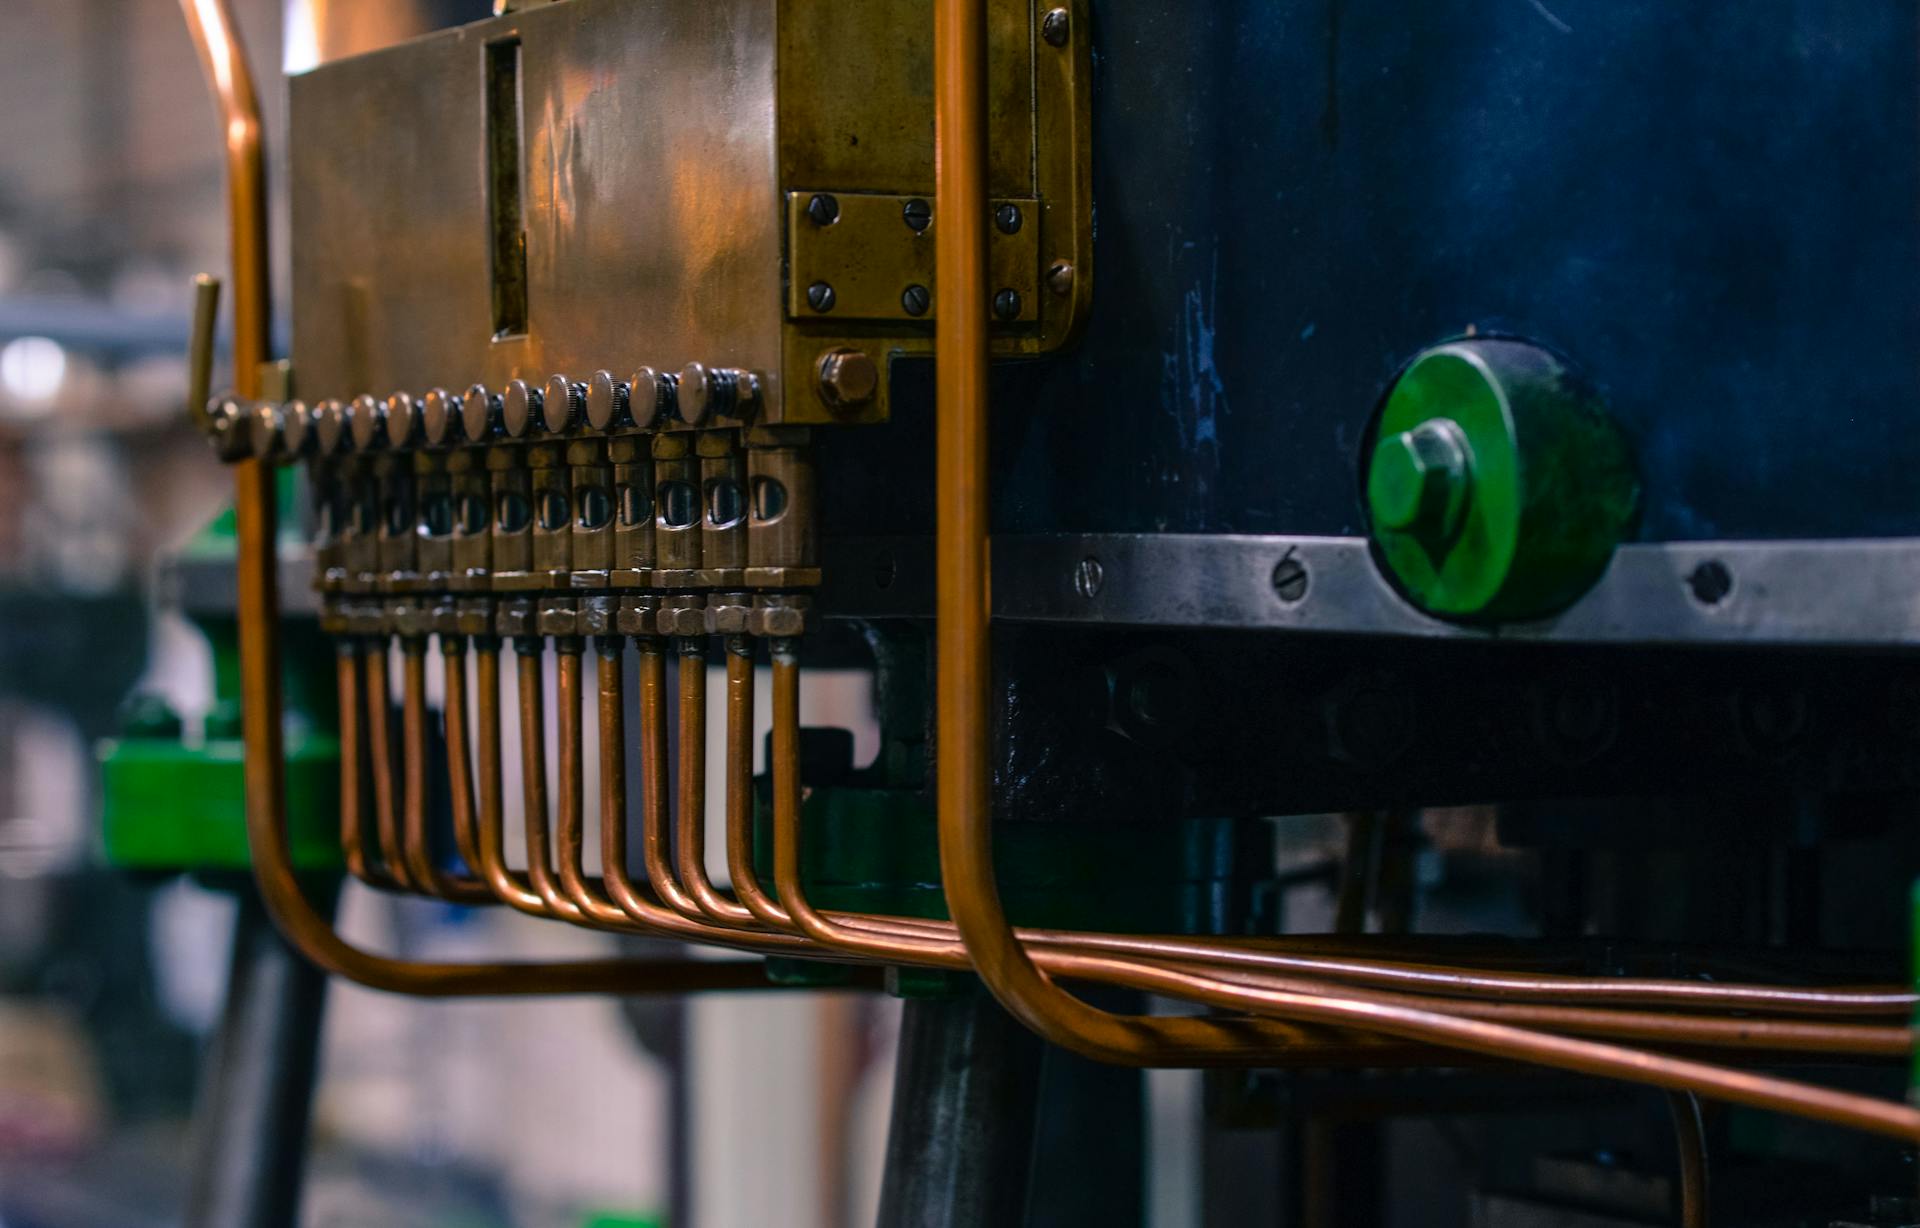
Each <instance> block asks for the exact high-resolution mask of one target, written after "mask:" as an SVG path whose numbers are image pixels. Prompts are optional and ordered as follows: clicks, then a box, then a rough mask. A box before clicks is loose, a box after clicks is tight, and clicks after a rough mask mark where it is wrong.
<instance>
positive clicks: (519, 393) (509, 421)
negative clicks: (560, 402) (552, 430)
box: [500, 379, 542, 439]
mask: <svg viewBox="0 0 1920 1228" xmlns="http://www.w3.org/2000/svg"><path fill="white" fill-rule="evenodd" d="M541 400H542V397H541V395H540V390H539V389H537V388H530V387H528V386H527V381H525V380H523V379H515V380H508V381H507V386H506V387H505V388H504V389H502V390H501V392H500V422H501V425H503V426H504V427H506V429H507V434H508V435H509V436H510V437H512V438H514V439H523V438H525V437H526V435H527V434H528V433H529V432H530V431H532V430H533V425H534V422H535V420H536V419H537V418H538V417H539V415H540V412H541Z"/></svg>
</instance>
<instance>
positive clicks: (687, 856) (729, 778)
mask: <svg viewBox="0 0 1920 1228" xmlns="http://www.w3.org/2000/svg"><path fill="white" fill-rule="evenodd" d="M726 658H727V752H726V763H725V765H724V770H725V775H726V808H727V809H726V823H727V830H728V831H729V832H731V831H732V830H734V828H735V827H736V826H739V825H742V824H744V823H746V822H747V821H748V820H747V817H746V816H747V815H749V814H751V812H752V806H753V647H752V641H750V640H749V639H747V637H746V636H744V635H732V636H728V637H727V642H726ZM680 660H681V665H680V668H681V670H682V671H685V670H686V669H687V663H688V658H687V657H685V656H684V655H683V656H682V657H681V659H680ZM701 660H702V670H701V672H702V673H703V674H704V672H705V669H704V658H702V659H701ZM680 687H681V696H682V698H681V701H680V702H681V705H682V712H683V713H684V712H686V711H687V710H688V709H687V707H686V704H687V699H686V695H687V692H688V684H687V680H686V678H685V677H684V675H683V677H682V678H681V683H680ZM699 691H700V695H699V712H698V714H697V715H696V716H688V717H683V718H682V721H681V725H682V732H681V735H680V736H681V742H680V774H681V780H682V782H683V785H684V782H685V780H686V778H687V776H688V775H689V774H691V773H695V772H698V773H701V774H703V775H704V773H705V771H706V761H705V755H704V753H703V754H702V755H701V756H700V757H699V758H698V760H697V761H696V760H693V759H690V758H689V756H688V753H687V744H688V742H690V741H692V742H700V743H702V744H704V742H705V740H706V739H705V735H706V711H705V709H706V685H705V681H704V679H703V680H702V682H701V685H700V687H699ZM706 819H707V812H706V807H705V806H704V805H702V806H690V805H682V806H681V807H680V813H679V816H678V817H677V818H676V819H675V821H674V864H675V866H676V867H677V868H678V870H679V877H680V883H681V886H682V887H683V888H684V889H685V890H686V893H687V894H688V895H689V896H691V897H692V899H693V901H694V903H695V904H697V905H699V907H700V911H701V912H703V913H705V914H706V915H707V916H709V917H711V918H712V919H713V920H715V921H718V922H720V923H721V924H722V925H731V926H735V927H744V928H749V929H759V928H762V927H763V926H764V924H765V922H764V921H763V919H762V918H761V917H759V916H758V915H757V914H755V913H754V912H753V911H752V910H751V909H749V908H747V907H746V906H745V905H743V904H741V903H740V902H739V901H738V900H730V899H728V898H727V897H726V896H725V895H724V894H722V893H721V891H720V889H719V888H717V887H715V886H714V885H713V879H712V878H710V877H708V875H707V859H706V849H707V822H706Z"/></svg>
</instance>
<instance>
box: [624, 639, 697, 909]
mask: <svg viewBox="0 0 1920 1228" xmlns="http://www.w3.org/2000/svg"><path fill="white" fill-rule="evenodd" d="M636 646H637V647H638V648H639V651H640V739H639V740H640V857H641V864H642V865H644V866H645V867H646V871H647V883H648V885H650V886H651V887H652V888H653V891H654V894H655V895H657V896H658V897H659V898H660V900H661V902H663V903H664V904H666V906H667V907H668V908H671V909H672V910H673V911H674V912H676V913H678V914H679V915H680V916H681V917H683V918H685V919H686V920H689V921H694V922H699V923H703V924H704V923H705V922H707V920H708V917H707V914H706V913H705V912H703V911H702V910H701V908H700V905H699V903H698V902H697V901H696V900H694V898H693V897H692V896H690V895H688V894H687V892H686V890H685V888H683V887H682V886H681V885H680V880H679V879H678V878H676V877H675V876H674V873H673V865H672V858H671V857H670V856H669V847H668V842H669V839H670V837H669V835H668V830H669V828H668V809H669V801H668V797H669V794H668V783H667V683H666V673H667V664H666V653H665V651H664V644H663V641H661V640H660V639H659V638H657V637H655V636H642V637H640V638H639V639H638V640H637V641H636ZM678 650H679V662H678V664H677V666H676V672H677V674H678V676H679V679H680V773H679V775H680V779H679V782H678V784H679V790H678V793H679V796H678V798H677V799H675V801H674V802H673V805H677V806H678V808H679V809H680V811H681V812H682V813H684V812H686V811H687V810H688V809H690V808H694V807H698V808H702V809H704V808H705V806H706V804H707V779H706V777H707V742H706V733H707V671H706V646H705V644H703V643H702V642H701V641H699V640H697V639H693V638H686V639H682V640H680V641H679V644H678Z"/></svg>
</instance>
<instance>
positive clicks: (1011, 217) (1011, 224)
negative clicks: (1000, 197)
mask: <svg viewBox="0 0 1920 1228" xmlns="http://www.w3.org/2000/svg"><path fill="white" fill-rule="evenodd" d="M1022 220H1023V219H1022V218H1021V216H1020V206H1019V205H1016V204H1014V203H1012V202H1011V201H1009V202H1008V203H1006V204H1004V205H1001V206H1000V207H999V208H998V209H995V210H994V211H993V224H994V225H995V226H998V227H999V228H1000V233H1001V234H1003V235H1010V234H1018V233H1019V232H1020V223H1021V221H1022Z"/></svg>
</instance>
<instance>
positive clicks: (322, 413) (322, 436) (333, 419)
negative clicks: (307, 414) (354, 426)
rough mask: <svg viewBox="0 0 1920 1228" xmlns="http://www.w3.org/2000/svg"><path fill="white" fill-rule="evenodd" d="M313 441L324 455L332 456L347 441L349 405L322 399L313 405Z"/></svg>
mask: <svg viewBox="0 0 1920 1228" xmlns="http://www.w3.org/2000/svg"><path fill="white" fill-rule="evenodd" d="M313 442H314V447H315V448H317V449H318V450H319V452H320V455H322V456H332V455H333V454H334V453H336V452H339V451H340V450H341V448H342V447H343V446H344V445H345V444H346V442H347V407H346V406H344V405H342V404H341V403H340V402H338V401H333V400H327V401H322V402H320V403H319V404H318V405H316V406H314V407H313Z"/></svg>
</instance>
